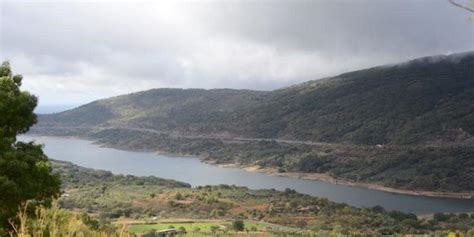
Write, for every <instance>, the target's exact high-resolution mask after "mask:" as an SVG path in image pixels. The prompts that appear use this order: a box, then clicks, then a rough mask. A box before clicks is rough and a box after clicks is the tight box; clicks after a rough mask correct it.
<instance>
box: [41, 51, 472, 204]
mask: <svg viewBox="0 0 474 237" xmlns="http://www.w3.org/2000/svg"><path fill="white" fill-rule="evenodd" d="M39 120H40V122H39V124H38V125H37V126H36V127H34V129H33V130H34V132H36V133H40V134H49V135H73V136H83V137H88V138H92V139H95V140H99V141H100V142H102V143H104V144H107V145H110V146H114V147H118V148H124V149H140V150H150V151H156V150H160V151H165V152H173V153H182V154H189V155H196V156H200V157H202V158H204V159H207V160H210V161H212V162H217V163H238V164H243V165H258V166H260V167H265V168H276V169H278V170H279V171H280V172H310V173H314V172H316V173H325V174H328V175H330V176H333V177H336V178H342V179H347V180H350V181H356V182H369V183H375V184H381V185H384V186H390V187H395V188H400V189H409V190H425V191H442V192H472V191H474V186H473V185H474V172H473V170H474V160H473V157H474V137H473V136H472V135H473V134H474V52H465V53H459V54H453V55H448V56H433V57H426V58H420V59H415V60H412V61H409V62H405V63H401V64H394V65H386V66H379V67H374V68H370V69H365V70H360V71H355V72H349V73H345V74H341V75H338V76H335V77H331V78H325V79H322V80H316V81H309V82H306V83H303V84H299V85H295V86H292V87H288V88H282V89H279V90H274V91H249V90H230V89H214V90H201V89H188V90H183V89H154V90H149V91H144V92H138V93H133V94H129V95H123V96H118V97H113V98H109V99H104V100H99V101H95V102H92V103H90V104H86V105H83V106H80V107H78V108H76V109H73V110H69V111H65V112H62V113H58V114H52V115H43V116H40V118H39ZM468 196H469V195H468Z"/></svg>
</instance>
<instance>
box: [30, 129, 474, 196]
mask: <svg viewBox="0 0 474 237" xmlns="http://www.w3.org/2000/svg"><path fill="white" fill-rule="evenodd" d="M27 136H33V137H34V136H39V137H60V138H68V139H81V140H86V141H89V142H91V143H92V144H95V145H98V146H101V147H106V148H112V149H118V150H123V151H134V152H150V153H153V154H155V155H165V156H171V157H173V156H179V157H183V158H197V159H199V160H200V161H201V162H203V163H206V164H209V165H214V166H217V167H221V168H238V169H242V170H244V171H247V172H253V173H262V174H267V175H271V176H279V177H290V178H298V179H305V180H312V181H320V182H328V183H332V184H338V185H345V186H351V187H359V188H366V189H372V190H377V191H383V192H388V193H395V194H404V195H411V196H423V197H438V198H453V199H465V200H473V199H474V192H459V193H457V192H439V191H422V190H419V191H417V190H406V189H397V188H391V187H387V186H383V185H381V184H376V183H368V182H355V181H352V180H346V179H340V178H335V177H332V176H330V175H328V174H323V173H303V172H284V173H282V172H278V170H277V169H276V168H262V167H260V166H258V165H242V164H234V163H224V164H219V163H217V161H216V160H212V159H209V157H202V156H193V155H186V154H173V153H169V152H164V151H160V150H141V149H136V150H134V149H127V148H123V147H119V146H114V145H111V144H107V143H103V142H98V141H97V140H92V139H90V138H87V137H82V136H52V135H41V134H27Z"/></svg>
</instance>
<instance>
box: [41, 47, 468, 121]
mask: <svg viewBox="0 0 474 237" xmlns="http://www.w3.org/2000/svg"><path fill="white" fill-rule="evenodd" d="M473 53H474V49H473V50H467V51H462V52H454V53H450V54H438V55H431V56H422V57H417V58H412V59H409V60H406V61H400V62H395V63H392V64H384V65H374V66H371V67H366V68H361V69H356V70H352V71H345V72H341V73H337V74H335V75H331V76H328V77H323V78H317V79H311V80H307V81H303V82H298V83H295V84H290V85H287V86H283V87H279V88H275V89H269V90H254V91H272V90H278V89H281V88H286V87H291V86H295V85H299V84H303V83H306V82H310V81H317V80H321V79H325V78H331V77H337V76H338V75H342V74H345V73H350V72H353V71H358V70H365V69H370V68H374V67H383V66H394V65H399V64H405V63H407V62H410V61H414V60H418V59H423V58H436V57H438V56H456V55H464V54H473ZM154 89H183V90H188V89H202V90H219V89H221V90H226V89H227V90H253V89H246V88H198V87H193V88H179V87H158V88H144V89H143V90H140V91H132V92H127V93H124V94H118V95H112V96H107V97H102V98H96V99H92V100H90V101H86V102H84V103H75V104H74V103H69V104H42V103H41V99H40V100H39V103H38V106H37V107H36V109H35V112H36V113H38V114H52V113H59V112H64V111H66V110H70V109H74V108H76V107H79V106H81V105H84V104H88V103H91V102H93V101H96V100H102V99H107V98H111V97H115V96H121V95H126V94H132V93H137V92H142V91H147V90H154Z"/></svg>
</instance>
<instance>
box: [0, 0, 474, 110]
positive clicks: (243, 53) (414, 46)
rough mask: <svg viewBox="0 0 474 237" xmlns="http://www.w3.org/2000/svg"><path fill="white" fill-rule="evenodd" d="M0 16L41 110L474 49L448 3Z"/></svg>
mask: <svg viewBox="0 0 474 237" xmlns="http://www.w3.org/2000/svg"><path fill="white" fill-rule="evenodd" d="M0 4H1V5H0V7H1V14H0V27H1V28H0V34H1V35H0V57H1V58H2V59H9V60H10V61H11V63H12V65H13V67H14V69H15V71H17V72H21V73H23V74H25V76H26V78H27V79H26V80H25V86H26V87H27V89H29V90H31V91H33V92H34V93H35V94H37V95H39V96H40V98H41V99H42V100H41V101H42V102H43V103H47V104H55V103H56V104H57V103H60V102H63V103H68V104H69V103H82V102H86V101H90V100H92V99H96V98H101V97H107V96H111V95H116V94H121V93H127V92H132V91H137V90H144V89H149V88H152V87H186V88H189V87H200V88H213V87H230V88H248V89H274V88H278V87H281V86H287V85H291V84H294V83H298V82H302V81H305V80H311V79H318V78H320V77H325V76H330V75H334V74H338V73H341V72H344V71H348V70H354V69H360V68H364V67H369V66H375V65H380V64H386V63H395V62H400V61H404V60H407V59H411V58H415V57H420V56H427V55H434V54H449V53H454V52H460V51H467V50H473V49H474V45H473V44H474V22H473V21H469V20H467V18H468V17H469V14H468V12H466V13H465V12H463V11H462V10H461V9H458V8H455V7H453V6H451V5H450V4H449V3H448V2H447V1H444V0H439V1H435V0H426V1H412V0H404V1H383V0H382V1H381V0H372V1H368V0H364V1H341V0H331V1H329V0H328V1H221V2H177V1H170V2H159V3H156V2H155V1H130V2H124V1H121V2H113V1H109V2H101V3H91V2H88V1H86V2H80V1H79V2H46V3H45V2H38V3H34V2H33V3H32V2H21V1H20V2H18V1H16V2H14V1H3V2H1V3H0ZM59 99H60V101H59V102H58V100H59Z"/></svg>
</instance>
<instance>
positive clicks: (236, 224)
mask: <svg viewBox="0 0 474 237" xmlns="http://www.w3.org/2000/svg"><path fill="white" fill-rule="evenodd" d="M232 228H234V230H235V231H243V230H244V228H245V226H244V221H243V220H234V221H233V222H232Z"/></svg>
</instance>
